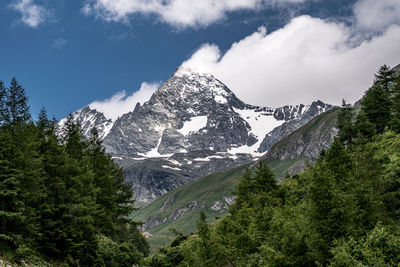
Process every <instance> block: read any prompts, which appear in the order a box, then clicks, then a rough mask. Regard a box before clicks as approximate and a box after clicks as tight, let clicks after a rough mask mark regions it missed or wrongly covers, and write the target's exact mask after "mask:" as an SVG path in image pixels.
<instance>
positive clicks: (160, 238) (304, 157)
mask: <svg viewBox="0 0 400 267" xmlns="http://www.w3.org/2000/svg"><path fill="white" fill-rule="evenodd" d="M338 111H339V109H338V108H336V109H333V110H331V111H328V112H326V113H324V114H321V115H319V116H317V117H316V118H314V119H313V120H311V121H310V122H308V123H307V124H305V125H303V126H302V127H300V128H299V129H297V130H296V131H295V132H293V133H292V134H290V135H288V136H287V137H285V138H283V139H282V140H281V141H279V142H278V143H276V144H275V145H274V146H273V147H272V148H271V150H270V152H268V153H267V154H266V155H265V156H263V157H262V158H261V160H262V161H263V162H265V163H266V164H267V165H268V166H269V167H270V168H271V169H272V170H273V171H274V173H275V175H276V177H277V178H278V179H279V180H282V179H283V178H284V177H285V175H286V173H288V172H289V173H290V174H295V173H299V172H301V171H303V170H304V169H305V161H309V162H312V161H313V160H315V159H316V158H317V157H318V155H319V154H320V152H321V150H322V149H326V148H328V147H329V146H330V144H331V143H332V142H333V137H334V136H335V134H336V133H337V129H336V128H335V124H336V118H337V114H338ZM255 164H256V162H255V163H253V164H245V165H242V166H240V167H237V168H235V169H231V170H228V171H225V172H220V173H214V174H211V175H208V176H206V177H203V178H200V179H198V180H197V181H195V182H193V183H190V184H187V185H184V186H181V187H178V188H177V189H175V190H173V191H171V192H168V193H167V194H165V195H163V196H162V197H160V198H158V199H157V200H155V201H154V202H153V203H151V204H149V205H148V206H146V207H144V208H142V209H140V210H139V211H138V212H137V213H136V214H135V218H136V219H139V220H142V221H144V222H145V224H144V225H143V227H142V228H143V230H146V231H149V232H150V233H152V234H153V237H151V238H150V239H149V240H150V243H151V244H152V246H153V249H154V248H157V247H159V246H161V245H166V244H167V243H168V242H170V241H171V240H172V239H173V234H172V233H171V232H170V230H169V229H170V228H176V229H178V230H179V231H181V232H183V233H190V232H193V231H194V230H195V227H196V221H197V220H198V214H199V213H200V211H204V212H205V214H206V215H207V217H208V218H209V220H210V222H211V221H213V220H215V216H219V217H221V216H223V215H225V214H226V213H227V209H228V208H229V206H230V205H231V204H232V201H233V194H232V192H233V190H234V188H235V186H236V184H237V183H238V181H239V179H240V178H241V176H242V175H243V174H244V172H245V171H246V169H247V168H252V167H254V166H255Z"/></svg>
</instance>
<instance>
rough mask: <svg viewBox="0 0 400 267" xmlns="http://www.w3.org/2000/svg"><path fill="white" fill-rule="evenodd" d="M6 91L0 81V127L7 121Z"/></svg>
mask: <svg viewBox="0 0 400 267" xmlns="http://www.w3.org/2000/svg"><path fill="white" fill-rule="evenodd" d="M6 101H7V89H6V87H5V86H4V83H3V81H0V127H1V126H2V125H3V124H4V123H5V122H6V121H8V120H9V119H8V109H7V102H6Z"/></svg>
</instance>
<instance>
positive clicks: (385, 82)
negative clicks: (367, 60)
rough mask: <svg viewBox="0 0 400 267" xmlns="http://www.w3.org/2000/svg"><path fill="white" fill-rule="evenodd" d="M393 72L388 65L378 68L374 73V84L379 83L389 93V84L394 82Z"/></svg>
mask: <svg viewBox="0 0 400 267" xmlns="http://www.w3.org/2000/svg"><path fill="white" fill-rule="evenodd" d="M394 74H395V72H394V71H393V70H392V69H391V68H390V67H388V66H387V65H383V66H381V67H380V68H379V70H378V72H377V73H376V74H375V80H374V84H375V85H377V84H379V85H380V86H382V88H383V89H384V90H385V92H386V93H387V94H389V93H390V89H391V85H392V83H393V82H394V78H395V76H394Z"/></svg>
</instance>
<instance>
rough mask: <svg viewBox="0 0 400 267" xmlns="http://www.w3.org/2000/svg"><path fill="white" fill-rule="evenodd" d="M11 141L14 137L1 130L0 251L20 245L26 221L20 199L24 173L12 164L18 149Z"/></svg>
mask: <svg viewBox="0 0 400 267" xmlns="http://www.w3.org/2000/svg"><path fill="white" fill-rule="evenodd" d="M11 140H12V136H11V135H10V134H9V133H8V132H7V131H3V130H2V129H0V199H1V201H0V229H1V230H0V249H7V248H8V249H9V248H10V247H16V246H17V245H18V243H19V242H20V241H21V235H22V230H23V222H24V219H25V217H24V214H23V212H24V203H23V201H22V199H21V197H20V192H21V186H20V180H21V177H22V172H21V171H20V170H18V168H16V167H15V166H14V164H13V162H12V160H13V159H14V158H15V157H17V155H16V153H17V149H16V148H15V147H14V146H13V142H12V141H11Z"/></svg>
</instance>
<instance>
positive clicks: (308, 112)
mask: <svg viewBox="0 0 400 267" xmlns="http://www.w3.org/2000/svg"><path fill="white" fill-rule="evenodd" d="M297 108H298V109H297ZM332 108H334V106H332V105H329V104H325V103H323V102H322V101H320V100H318V101H315V102H313V103H312V104H311V105H310V106H304V105H299V106H295V107H294V111H292V112H289V110H290V109H289V108H288V106H285V107H283V108H280V109H277V111H275V114H276V116H280V117H281V116H283V114H286V117H287V118H290V119H289V120H288V121H286V122H284V123H283V124H282V125H281V126H278V127H276V128H275V129H273V130H272V131H271V132H269V133H267V134H266V135H265V137H264V139H263V141H262V142H261V145H260V147H259V149H258V151H259V152H266V151H268V150H269V149H270V148H271V147H272V146H273V145H274V144H275V143H277V142H278V141H279V140H281V139H282V138H283V137H285V136H287V135H289V134H290V133H292V132H294V131H295V130H297V129H298V128H300V127H301V126H302V125H304V124H306V123H307V122H309V121H310V120H312V119H313V118H315V117H316V116H318V115H319V114H321V113H324V112H326V111H328V110H331V109H332Z"/></svg>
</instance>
